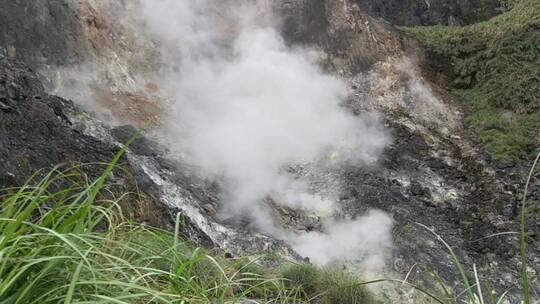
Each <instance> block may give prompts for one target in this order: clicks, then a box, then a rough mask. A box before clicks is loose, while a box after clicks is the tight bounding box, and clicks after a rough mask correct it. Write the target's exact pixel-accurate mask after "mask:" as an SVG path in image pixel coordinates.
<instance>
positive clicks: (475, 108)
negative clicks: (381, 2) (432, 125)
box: [403, 0, 540, 161]
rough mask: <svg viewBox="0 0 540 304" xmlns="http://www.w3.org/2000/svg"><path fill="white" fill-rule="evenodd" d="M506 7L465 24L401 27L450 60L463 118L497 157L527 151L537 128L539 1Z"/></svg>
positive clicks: (539, 107) (519, 1)
mask: <svg viewBox="0 0 540 304" xmlns="http://www.w3.org/2000/svg"><path fill="white" fill-rule="evenodd" d="M506 7H507V8H508V11H506V12H505V13H503V14H501V15H499V16H496V17H494V18H491V19H490V20H488V21H485V22H480V23H476V24H473V25H470V26H466V27H447V26H430V27H414V28H404V29H403V30H404V31H406V32H408V33H411V34H413V35H414V36H415V37H417V38H418V39H419V40H420V41H421V43H422V44H423V45H425V46H426V47H427V48H428V50H430V51H432V52H433V53H434V54H436V55H437V56H438V57H442V58H447V59H448V60H449V62H450V64H451V73H450V74H452V75H453V86H454V88H455V92H456V93H457V94H458V95H460V96H462V97H463V98H464V99H465V100H466V101H467V102H468V103H469V105H470V108H471V113H470V115H469V118H468V120H467V123H468V125H469V126H470V128H471V129H473V130H474V131H475V132H476V134H477V135H478V138H479V139H480V140H481V142H482V143H483V145H484V146H485V148H486V150H487V151H488V152H489V153H490V154H491V155H492V156H493V157H494V158H496V159H499V160H509V161H516V160H518V159H520V158H526V157H528V156H530V155H531V152H532V150H533V145H534V140H535V139H534V136H537V135H538V132H540V131H539V130H540V1H537V0H512V1H506Z"/></svg>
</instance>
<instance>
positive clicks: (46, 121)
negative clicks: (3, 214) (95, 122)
mask: <svg viewBox="0 0 540 304" xmlns="http://www.w3.org/2000/svg"><path fill="white" fill-rule="evenodd" d="M69 103H70V102H69V101H66V100H64V99H62V98H60V97H56V96H50V95H47V94H45V93H44V89H43V85H42V84H41V82H40V81H39V80H38V77H37V75H36V74H35V73H34V72H32V71H31V70H29V69H28V67H26V66H25V65H24V64H22V63H15V62H11V61H8V60H7V59H5V58H3V59H0V104H1V110H0V188H5V187H6V186H15V185H21V184H23V183H24V182H25V181H26V179H27V178H28V177H30V176H31V175H32V174H33V173H34V172H35V171H36V170H39V169H50V168H51V167H52V166H55V165H56V164H60V163H66V162H82V163H95V162H108V161H110V160H111V159H112V156H113V155H114V151H115V148H114V147H112V146H110V145H107V144H104V143H102V142H101V141H100V140H98V139H96V138H92V137H89V136H85V135H82V134H80V133H78V132H76V131H75V130H73V129H71V128H70V124H71V122H70V121H69V120H68V119H67V117H66V116H65V115H64V112H63V107H64V105H66V104H69Z"/></svg>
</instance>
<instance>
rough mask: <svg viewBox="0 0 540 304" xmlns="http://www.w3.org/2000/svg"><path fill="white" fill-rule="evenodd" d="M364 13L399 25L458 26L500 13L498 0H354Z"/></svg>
mask: <svg viewBox="0 0 540 304" xmlns="http://www.w3.org/2000/svg"><path fill="white" fill-rule="evenodd" d="M356 3H357V4H358V6H360V8H361V9H362V10H363V11H365V12H366V13H368V14H370V15H372V16H377V17H381V18H383V19H385V20H387V21H388V22H390V23H392V24H395V25H401V26H414V25H435V24H442V25H452V26H460V25H466V24H471V23H474V22H478V21H484V20H487V19H489V18H490V17H493V16H495V15H497V14H498V13H500V11H501V1H499V0H487V1H476V0H457V1H445V0H389V1H377V0H375V1H371V0H356Z"/></svg>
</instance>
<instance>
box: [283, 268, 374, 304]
mask: <svg viewBox="0 0 540 304" xmlns="http://www.w3.org/2000/svg"><path fill="white" fill-rule="evenodd" d="M281 276H282V277H283V278H285V279H286V284H287V286H288V287H290V288H298V289H300V290H301V291H302V294H303V296H304V297H305V298H306V299H307V300H310V301H317V302H318V303H325V304H369V303H377V302H376V301H375V299H374V298H373V296H372V295H371V294H370V293H369V292H368V291H367V289H366V286H365V285H367V284H370V283H369V282H365V281H363V280H362V279H361V278H359V277H358V276H355V275H352V274H349V273H346V272H343V271H337V270H333V269H319V268H317V267H315V266H313V265H311V264H292V265H290V266H289V267H287V268H285V269H284V270H283V271H282V272H281Z"/></svg>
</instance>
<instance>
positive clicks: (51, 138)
mask: <svg viewBox="0 0 540 304" xmlns="http://www.w3.org/2000/svg"><path fill="white" fill-rule="evenodd" d="M244 2H250V1H241V0H238V1H234V0H230V1H227V3H226V4H223V5H225V6H227V5H229V6H232V7H233V8H236V6H234V5H238V6H240V4H241V3H244ZM251 2H257V3H258V5H259V6H258V7H259V8H260V7H264V8H267V9H270V10H271V12H272V14H274V15H276V16H278V17H279V18H277V19H278V20H279V21H277V22H275V24H274V23H273V24H272V25H273V26H275V27H276V28H278V29H279V32H280V34H281V35H282V36H283V39H284V40H285V41H286V44H287V45H288V46H290V47H292V48H306V47H309V48H312V49H314V50H316V51H317V60H318V62H319V63H320V65H321V67H322V68H321V69H323V70H324V71H326V72H327V73H332V74H333V75H338V76H339V77H340V78H341V79H343V80H344V83H346V85H347V92H348V96H346V97H344V101H343V106H344V107H345V108H346V109H347V111H349V112H351V113H353V114H354V115H356V116H357V117H363V115H365V114H366V113H368V112H370V113H371V112H377V113H379V118H378V119H379V120H380V121H381V125H383V126H384V128H385V130H388V133H389V134H391V138H392V142H391V144H389V145H388V146H386V148H385V149H384V151H383V152H382V154H381V155H380V156H379V160H378V161H377V162H376V163H375V164H371V165H369V166H356V165H345V166H320V165H319V164H318V163H316V162H313V163H305V164H304V163H302V164H292V165H291V166H290V168H288V169H287V170H288V171H290V173H291V174H292V175H294V176H295V178H297V179H302V180H306V181H308V182H307V183H308V184H309V188H310V191H311V192H312V193H314V194H316V195H318V196H320V197H325V196H332V197H337V200H336V203H337V204H336V206H335V207H334V208H335V209H334V210H332V211H331V212H330V213H331V215H330V216H329V217H331V219H333V220H335V221H339V220H343V219H356V218H362V216H364V215H365V214H367V213H369V210H372V209H378V210H382V211H384V212H386V213H387V214H389V215H390V216H391V218H392V219H393V221H394V222H395V224H394V226H393V228H392V230H391V232H392V238H393V249H392V251H391V254H390V255H389V256H385V261H384V262H385V263H384V267H381V268H378V269H377V271H378V272H379V273H380V274H381V275H382V274H384V275H385V276H390V277H396V278H405V277H407V278H408V280H410V281H412V282H415V283H418V284H420V285H424V286H431V287H433V286H435V285H436V283H434V281H433V279H430V275H429V273H428V271H427V270H433V269H435V271H436V272H437V273H438V274H439V275H440V276H441V277H442V278H444V279H445V280H446V281H447V282H449V285H451V287H456V288H459V287H460V285H461V282H460V279H459V274H458V273H457V272H456V271H455V269H454V266H453V265H452V264H451V257H450V256H449V254H448V251H447V249H446V248H445V247H444V246H443V245H442V244H440V243H438V242H437V239H436V238H434V236H433V235H432V234H431V233H430V232H429V231H427V230H426V229H425V228H423V227H422V226H420V225H418V223H420V224H423V225H426V226H428V227H429V228H430V229H433V230H434V231H436V233H437V234H439V235H440V236H441V237H442V238H443V239H444V240H446V242H448V243H449V244H450V245H451V246H452V247H453V248H454V249H455V251H456V253H457V254H458V255H459V256H460V257H461V259H462V261H463V263H464V264H465V265H466V266H467V269H472V265H473V264H474V265H476V266H477V267H478V272H479V273H481V275H482V279H483V280H485V281H486V282H488V283H489V284H490V285H492V286H494V288H495V289H497V290H503V291H504V290H506V289H509V288H512V287H513V286H514V285H515V283H516V281H517V278H518V277H519V265H520V264H519V256H518V254H517V253H518V252H519V240H518V236H516V235H515V234H511V233H510V234H509V233H507V232H512V231H517V230H518V228H519V227H518V226H519V222H518V211H519V208H520V203H519V202H520V198H521V195H522V190H523V186H524V183H525V178H526V174H527V169H528V167H527V166H528V160H530V158H531V155H532V154H533V153H534V152H536V151H537V150H538V145H537V144H538V141H537V140H536V139H535V136H537V134H538V133H536V132H538V126H537V122H538V121H539V119H540V118H539V116H538V107H537V105H536V104H537V103H538V100H539V99H538V94H537V93H538V90H537V89H538V87H539V83H540V78H539V77H536V76H535V75H536V74H535V73H536V72H537V71H540V64H539V63H538V53H539V52H538V49H537V46H536V45H535V44H534V41H536V40H535V39H537V38H538V33H539V27H538V17H539V16H540V14H539V12H540V11H539V10H537V4H536V2H535V1H528V0H522V1H516V3H517V4H515V7H514V10H511V11H508V12H505V13H504V14H501V13H502V10H501V9H500V6H501V4H500V3H499V2H498V1H473V0H467V1H454V2H452V3H447V1H393V0H388V1H386V0H385V1H363V0H358V1H352V0H346V1H342V0H341V1H340V0H326V1H302V0H294V1H262V0H261V1H251ZM137 3H138V2H137ZM224 3H225V2H224ZM136 9H137V5H136V4H133V3H129V2H128V1H110V2H109V1H104V2H98V1H87V0H81V1H74V0H73V1H71V0H54V1H46V0H36V1H0V188H6V187H11V186H16V185H21V184H22V183H24V181H25V180H26V179H27V178H28V177H30V176H31V174H32V173H33V172H35V171H36V170H38V169H42V168H52V167H53V166H55V165H56V164H58V163H62V162H76V163H95V162H106V161H108V160H109V159H111V158H112V155H113V154H114V152H115V151H116V150H117V149H118V147H119V146H120V143H121V142H126V141H127V140H129V138H131V137H132V136H133V134H135V133H136V131H135V130H136V128H135V127H131V126H126V125H135V126H142V125H144V123H145V121H147V120H148V119H149V118H153V119H154V121H156V122H157V123H156V124H155V125H153V126H151V127H150V131H149V132H148V134H147V136H146V137H144V138H141V139H139V140H137V141H136V142H135V143H134V145H132V146H131V147H130V151H129V153H128V155H127V156H126V158H125V159H124V162H125V163H126V164H128V167H129V169H128V171H129V172H130V174H129V175H128V176H122V175H121V174H120V175H119V177H117V178H118V180H116V182H117V183H118V184H120V185H123V188H122V189H121V190H120V191H134V188H135V187H136V189H137V190H138V191H137V192H140V193H141V196H142V197H143V198H144V199H138V200H136V202H137V203H136V204H127V205H126V206H124V208H125V209H126V211H127V213H131V214H132V215H133V216H132V217H133V218H134V219H136V220H138V221H142V222H146V223H150V224H151V225H155V226H160V227H162V228H165V229H171V225H172V223H173V219H175V218H176V215H177V214H178V213H181V214H183V215H184V218H185V219H186V225H185V227H184V231H183V232H184V234H185V235H186V236H188V237H189V238H190V239H191V240H192V241H194V242H196V243H198V244H202V245H205V246H208V247H213V248H217V249H218V250H222V251H224V252H228V253H229V254H232V255H235V256H242V255H247V254H253V253H259V252H263V251H267V252H272V253H276V254H279V255H282V256H285V257H288V258H290V259H298V260H299V259H301V258H309V257H306V256H301V254H299V253H298V252H295V250H294V249H293V248H294V244H292V243H291V242H290V241H288V240H287V238H284V237H278V236H276V235H272V234H270V233H268V232H267V231H261V230H260V229H258V228H257V223H256V222H257V219H256V218H253V217H250V216H249V214H248V215H243V216H239V217H231V216H225V217H224V216H223V212H222V210H223V209H224V208H225V209H226V208H227V206H226V205H224V203H223V191H224V190H223V188H224V187H225V185H224V184H222V183H220V181H219V178H215V179H212V178H209V177H208V176H204V175H203V174H201V173H200V172H199V170H198V168H197V167H196V166H195V165H193V164H191V163H190V162H189V161H187V160H186V158H184V157H183V156H181V155H180V156H179V155H178V153H176V152H177V151H176V150H175V148H174V147H173V145H172V144H171V138H170V137H167V136H169V134H168V133H167V132H168V130H166V127H165V126H166V125H167V119H168V117H169V116H168V115H170V112H172V110H171V104H172V103H173V102H172V101H171V99H174V98H173V97H171V94H170V92H169V91H167V88H168V86H169V85H170V84H169V83H167V82H165V81H163V79H162V78H161V74H160V72H163V70H164V69H165V68H164V67H163V66H162V65H161V64H162V61H163V60H165V59H167V60H172V59H173V58H169V57H166V56H165V52H164V51H163V50H162V49H161V48H160V43H162V41H160V40H159V39H158V38H156V37H152V36H148V35H149V34H148V33H147V32H146V30H145V27H144V24H143V25H141V23H140V20H138V19H137V18H128V16H131V15H132V14H129V13H128V12H134V11H136ZM224 12H225V11H224ZM520 12H526V13H527V15H526V16H522V15H521V13H520ZM223 14H225V15H226V13H223ZM497 14H501V15H499V16H497V17H494V18H492V19H489V18H490V17H492V16H495V15H497ZM380 18H384V19H385V20H386V21H384V20H382V19H380ZM261 19H262V18H261ZM488 19H489V21H486V22H483V23H479V24H474V25H471V26H467V27H457V28H453V27H441V26H438V27H428V28H412V29H407V30H405V31H404V30H403V29H402V28H396V27H395V26H394V25H397V26H401V25H407V26H416V25H433V24H443V25H451V26H458V25H466V24H471V23H475V22H477V21H478V20H488ZM516 19H519V22H518V21H516ZM227 22H229V21H227ZM510 25H512V26H510ZM505 26H509V27H508V28H505ZM231 28H232V29H229V27H226V29H227V31H228V32H227V33H229V32H231V33H233V34H234V26H231ZM486 33H489V35H487V34H486ZM233 34H231V35H233ZM472 37H479V38H478V40H473V39H472ZM417 39H418V40H417ZM516 41H517V42H519V45H518V44H515V43H516ZM530 41H533V42H532V43H529V42H530ZM224 44H226V42H225V43H224ZM535 48H536V50H537V51H536V52H535ZM525 57H526V58H525ZM512 60H518V61H519V62H520V63H519V64H515V65H514V64H512V63H508V64H506V63H507V61H512ZM171 62H172V61H171ZM493 62H504V64H502V63H501V65H493ZM524 62H526V64H525V63H524ZM508 66H511V67H512V71H517V70H519V69H520V67H523V68H525V69H526V70H527V71H529V72H530V73H528V75H529V76H530V77H527V78H526V79H517V80H516V79H514V80H515V81H512V84H515V83H517V84H516V85H515V86H514V85H510V84H509V85H504V86H503V85H502V83H501V81H503V80H505V79H506V78H505V77H503V76H504V75H505V74H506V73H507V72H505V71H506V70H505V68H506V67H508ZM486 75H487V76H486ZM520 75H521V74H520ZM518 80H519V81H518ZM521 80H523V81H521ZM493 81H499V82H498V85H497V86H499V85H500V86H499V87H498V88H496V89H497V90H499V89H500V90H502V92H499V91H496V92H499V93H498V94H496V95H494V93H493V92H490V90H489V88H492V87H493V86H494V83H493ZM216 85H217V84H216ZM454 88H456V89H459V90H463V91H460V92H459V93H461V94H456V91H455V90H454ZM501 94H506V95H504V96H506V97H508V98H506V99H505V100H512V101H516V105H514V103H512V104H509V105H506V104H504V100H502V99H501ZM56 95H58V96H56ZM69 99H71V100H69ZM464 100H465V102H464ZM466 101H468V103H466ZM486 113H487V114H489V115H491V114H493V115H496V119H495V118H494V119H491V118H490V119H486V118H485V115H487V114H486ZM479 115H481V117H480V118H478V117H479ZM507 116H508V117H511V119H510V120H508V121H505V122H503V123H499V122H501V119H503V118H505V117H507ZM471 117H472V122H471ZM490 117H492V116H490ZM488 120H489V121H488ZM486 121H488V122H490V123H491V125H486V124H487V123H486ZM529 122H530V125H531V126H530V127H529V124H528V123H529ZM515 128H518V129H520V130H521V129H522V128H526V130H525V131H524V132H525V133H526V134H525V135H524V137H526V139H524V140H525V141H526V144H524V145H521V144H516V145H517V146H516V145H514V143H515V141H520V142H521V139H519V138H518V137H520V136H521V135H522V132H521V131H519V130H516V131H515V132H514V129H515ZM508 130H510V131H508ZM501 142H502V143H503V144H502V145H504V146H505V147H506V148H504V149H502V148H500V146H494V145H501ZM501 149H502V152H501ZM516 149H518V150H520V151H521V150H522V149H526V151H522V152H523V154H521V152H515V150H516ZM486 150H487V152H485V151H486ZM510 150H511V151H510ZM493 153H495V155H496V156H501V157H502V158H501V157H494V154H493ZM516 153H517V154H516ZM518 154H519V156H515V155H518ZM501 159H502V160H504V161H501ZM87 170H88V172H89V173H90V174H91V173H92V171H93V170H92V169H90V168H89V169H87ZM139 190H140V191H139ZM529 197H530V200H531V203H532V204H538V202H539V201H540V178H539V176H538V174H536V176H535V177H534V179H533V182H532V185H531V188H530V194H529ZM264 206H265V207H264V208H268V209H269V210H271V214H272V215H273V219H272V220H273V221H275V222H276V223H278V226H279V227H280V229H283V231H286V232H293V233H297V234H299V235H304V234H308V233H309V232H311V231H320V232H321V233H324V232H325V229H329V230H330V228H328V227H327V226H326V225H327V222H325V221H327V219H326V218H325V217H328V215H322V214H320V213H316V212H311V211H306V210H303V209H302V208H294V207H290V206H281V205H280V204H279V198H278V197H272V196H271V195H269V197H268V198H267V200H266V204H265V205H264ZM535 206H537V205H535ZM531 209H532V210H531V212H530V216H529V218H528V222H527V226H526V227H527V233H528V236H529V239H530V244H531V245H530V246H529V250H530V252H529V261H528V262H529V266H530V271H531V273H532V277H534V275H535V274H537V273H538V272H539V271H540V258H539V253H540V252H539V247H538V246H535V244H538V241H540V239H539V233H540V212H539V210H538V209H534V208H531ZM348 241H349V240H345V242H348ZM340 262H346V263H345V264H346V265H347V267H349V269H357V268H358V265H362V262H363V260H362V259H361V258H359V257H353V258H350V259H349V260H348V261H340ZM360 268H361V267H360ZM470 275H471V276H472V275H473V274H472V273H470ZM532 286H533V288H534V289H535V290H536V291H537V292H540V285H539V282H538V280H536V279H535V280H533V282H532ZM383 291H384V296H383V298H384V297H387V298H389V299H387V300H388V301H390V302H394V303H406V302H410V303H415V301H418V300H417V299H415V298H414V297H411V295H410V294H408V293H400V292H398V291H396V290H395V289H393V287H391V286H390V285H389V286H385V287H384V290H383ZM517 299H519V290H517V289H516V288H514V289H512V290H511V292H510V296H509V300H510V302H509V303H518V302H517V301H518V300H517Z"/></svg>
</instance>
